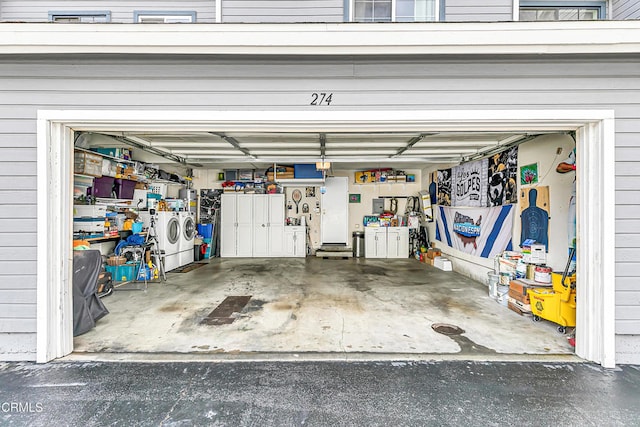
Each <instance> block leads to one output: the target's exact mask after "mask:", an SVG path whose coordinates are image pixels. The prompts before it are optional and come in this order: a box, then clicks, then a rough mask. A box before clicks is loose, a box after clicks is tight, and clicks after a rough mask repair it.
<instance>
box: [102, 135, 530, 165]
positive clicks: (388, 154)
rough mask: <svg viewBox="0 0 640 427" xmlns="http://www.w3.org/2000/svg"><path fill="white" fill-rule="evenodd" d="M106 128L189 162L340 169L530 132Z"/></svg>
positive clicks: (126, 141) (463, 150)
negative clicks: (323, 165)
mask: <svg viewBox="0 0 640 427" xmlns="http://www.w3.org/2000/svg"><path fill="white" fill-rule="evenodd" d="M107 134H108V135H110V136H111V137H112V138H113V145H112V146H126V145H129V146H133V147H136V148H139V149H142V150H145V151H149V152H152V153H154V154H158V155H161V156H163V157H165V158H167V159H169V160H172V161H179V162H182V163H184V164H186V165H190V166H192V167H207V168H233V167H249V166H251V167H255V168H260V167H263V166H266V165H270V164H273V163H315V162H319V161H321V160H322V159H324V160H325V161H329V162H331V163H332V167H333V169H343V170H344V169H354V168H356V169H357V168H376V167H388V166H392V167H395V168H411V167H413V168H415V167H420V164H425V163H459V162H463V161H467V160H472V159H475V158H480V157H484V156H487V155H490V154H492V153H494V152H497V151H501V150H503V149H504V148H506V147H508V146H512V145H515V144H519V143H521V142H524V141H525V140H529V139H531V138H533V136H532V135H530V134H526V133H509V132H501V133H487V132H467V133H456V132H428V133H426V132H425V133H419V132H406V133H404V132H402V133H398V132H393V133H384V132H374V133H348V132H341V133H318V132H309V133H219V132H215V133H214V132H190V133H166V132H152V133H149V132H145V133H133V132H109V133H107ZM536 135H537V134H536ZM101 145H102V146H104V140H101Z"/></svg>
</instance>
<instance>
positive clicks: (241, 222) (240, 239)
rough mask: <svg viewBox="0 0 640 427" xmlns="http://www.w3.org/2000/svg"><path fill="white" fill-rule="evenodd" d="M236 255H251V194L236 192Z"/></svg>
mask: <svg viewBox="0 0 640 427" xmlns="http://www.w3.org/2000/svg"><path fill="white" fill-rule="evenodd" d="M237 197H238V202H237V205H236V206H237V208H236V217H237V221H238V231H237V234H236V239H237V240H236V245H237V250H236V256H239V257H251V256H253V194H238V195H237Z"/></svg>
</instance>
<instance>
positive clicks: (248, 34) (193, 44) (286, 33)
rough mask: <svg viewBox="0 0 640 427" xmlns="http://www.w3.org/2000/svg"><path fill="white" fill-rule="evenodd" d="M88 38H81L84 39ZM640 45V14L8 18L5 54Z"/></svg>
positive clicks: (400, 51) (480, 50)
mask: <svg viewBox="0 0 640 427" xmlns="http://www.w3.org/2000/svg"><path fill="white" fill-rule="evenodd" d="M79 41H81V42H79ZM637 52H640V21H633V20H629V21H561V22H497V23H496V22H491V23H486V22H485V23H475V22H474V23H452V22H451V23H449V22H432V23H393V24H380V23H373V24H369V23H333V24H326V23H325V24H304V25H300V24H297V25H296V24H259V25H251V24H225V25H216V24H198V25H172V24H154V25H139V24H118V25H104V24H89V23H87V24H82V25H50V24H36V23H33V24H32V23H19V24H13V23H4V24H3V23H0V54H52V53H60V54H65V53H66V54H107V53H123V54H136V53H138V54H162V55H170V54H179V55H184V54H207V55H214V54H220V55H222V54H225V55H296V54H304V55H384V56H386V57H388V56H390V55H448V54H452V55H477V54H488V55H501V54H543V55H549V54H614V53H637Z"/></svg>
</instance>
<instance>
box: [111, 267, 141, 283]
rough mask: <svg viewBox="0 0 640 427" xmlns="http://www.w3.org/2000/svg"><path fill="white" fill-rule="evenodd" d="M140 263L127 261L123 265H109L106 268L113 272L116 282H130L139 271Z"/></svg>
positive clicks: (112, 275)
mask: <svg viewBox="0 0 640 427" xmlns="http://www.w3.org/2000/svg"><path fill="white" fill-rule="evenodd" d="M138 265H139V264H138V263H135V264H134V263H127V264H122V265H107V266H106V267H105V270H107V272H109V273H111V277H112V278H113V281H114V282H128V281H129V280H134V279H135V278H136V274H137V272H138Z"/></svg>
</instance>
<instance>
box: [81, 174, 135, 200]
mask: <svg viewBox="0 0 640 427" xmlns="http://www.w3.org/2000/svg"><path fill="white" fill-rule="evenodd" d="M113 182H114V179H113V178H112V177H110V176H103V177H100V178H93V190H92V192H91V193H92V194H93V196H94V197H111V192H112V191H113ZM132 197H133V196H132Z"/></svg>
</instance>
